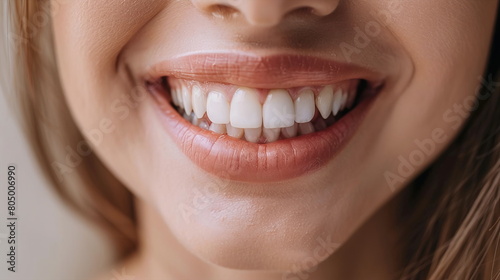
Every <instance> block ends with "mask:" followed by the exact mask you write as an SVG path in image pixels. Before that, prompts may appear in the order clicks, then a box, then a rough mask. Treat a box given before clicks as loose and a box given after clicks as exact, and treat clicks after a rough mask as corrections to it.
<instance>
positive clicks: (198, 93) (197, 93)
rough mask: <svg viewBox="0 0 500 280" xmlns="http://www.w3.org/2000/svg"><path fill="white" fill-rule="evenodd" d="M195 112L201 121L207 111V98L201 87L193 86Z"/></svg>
mask: <svg viewBox="0 0 500 280" xmlns="http://www.w3.org/2000/svg"><path fill="white" fill-rule="evenodd" d="M192 99H193V100H192V102H193V111H194V113H195V114H196V116H197V117H198V119H201V118H202V117H203V115H204V114H205V112H206V111H207V97H206V96H205V94H203V91H202V90H201V88H200V87H199V86H193V97H192Z"/></svg>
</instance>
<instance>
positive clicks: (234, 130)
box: [226, 123, 244, 138]
mask: <svg viewBox="0 0 500 280" xmlns="http://www.w3.org/2000/svg"><path fill="white" fill-rule="evenodd" d="M226 131H227V135H229V136H231V137H234V138H241V137H242V136H243V132H244V130H243V128H239V127H233V126H232V125H231V124H229V123H228V124H226Z"/></svg>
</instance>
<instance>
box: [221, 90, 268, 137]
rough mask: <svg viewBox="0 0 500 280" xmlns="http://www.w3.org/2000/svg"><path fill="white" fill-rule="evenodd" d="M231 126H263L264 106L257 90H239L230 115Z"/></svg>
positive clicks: (234, 97)
mask: <svg viewBox="0 0 500 280" xmlns="http://www.w3.org/2000/svg"><path fill="white" fill-rule="evenodd" d="M229 116H230V117H229V118H230V121H231V125H232V126H234V127H239V128H259V127H261V126H262V105H260V102H259V94H258V92H257V91H256V90H255V89H251V88H239V89H237V90H236V92H235V93H234V96H233V99H232V100H231V111H230V114H229Z"/></svg>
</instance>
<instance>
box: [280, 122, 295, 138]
mask: <svg viewBox="0 0 500 280" xmlns="http://www.w3.org/2000/svg"><path fill="white" fill-rule="evenodd" d="M297 128H298V125H297V123H295V124H294V125H292V126H289V127H284V128H282V129H281V134H283V136H284V137H285V138H292V137H295V136H297Z"/></svg>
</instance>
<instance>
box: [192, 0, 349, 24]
mask: <svg viewBox="0 0 500 280" xmlns="http://www.w3.org/2000/svg"><path fill="white" fill-rule="evenodd" d="M191 1H192V2H193V4H194V5H195V6H196V7H197V8H198V9H200V10H202V11H204V12H206V13H210V14H212V15H218V16H221V15H222V16H224V17H228V15H233V14H241V15H243V16H244V17H245V19H246V21H247V22H248V23H249V24H251V25H253V26H259V27H273V26H275V25H278V24H279V23H280V22H281V21H282V20H283V19H284V18H285V17H286V15H288V14H291V13H293V12H308V13H311V14H313V15H316V16H319V17H323V16H327V15H329V14H331V13H333V11H335V9H336V8H337V6H338V4H339V1H340V0H191Z"/></svg>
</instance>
